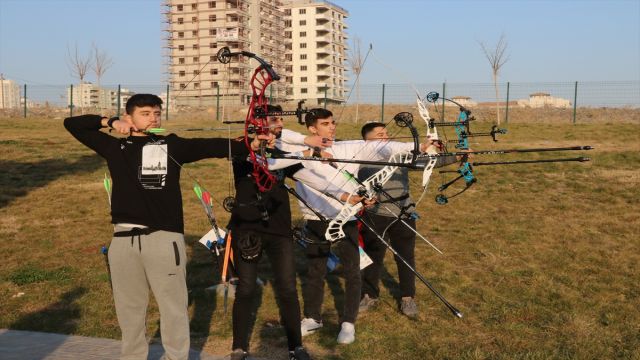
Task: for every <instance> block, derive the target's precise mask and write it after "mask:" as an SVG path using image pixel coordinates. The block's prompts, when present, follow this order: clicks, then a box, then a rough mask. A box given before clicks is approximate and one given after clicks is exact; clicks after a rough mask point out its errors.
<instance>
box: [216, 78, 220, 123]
mask: <svg viewBox="0 0 640 360" xmlns="http://www.w3.org/2000/svg"><path fill="white" fill-rule="evenodd" d="M216 121H220V85H218V84H216Z"/></svg>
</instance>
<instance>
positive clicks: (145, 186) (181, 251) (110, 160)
mask: <svg viewBox="0 0 640 360" xmlns="http://www.w3.org/2000/svg"><path fill="white" fill-rule="evenodd" d="M161 112H162V100H161V99H160V98H159V97H157V96H156V95H151V94H136V95H134V96H132V97H131V98H130V99H129V100H128V101H127V104H126V114H125V115H124V116H123V117H122V119H117V118H111V119H108V118H106V117H102V116H100V115H83V116H76V117H70V118H67V119H65V121H64V126H65V128H66V129H67V130H68V131H69V132H70V133H71V134H72V135H73V136H74V137H75V138H76V139H77V140H78V141H80V142H81V143H82V144H84V145H85V146H87V147H89V148H90V149H92V150H93V151H95V152H96V153H97V154H98V155H100V156H101V157H103V158H104V159H105V160H106V161H107V165H108V167H109V172H110V173H111V177H112V179H113V188H112V198H111V222H112V223H113V224H114V235H113V239H112V241H111V244H110V246H109V253H108V257H109V264H110V273H111V279H112V287H113V298H114V303H115V307H116V314H117V317H118V323H119V325H120V329H121V330H122V352H121V358H122V359H146V358H147V353H148V344H147V340H146V338H145V331H146V326H145V318H146V311H147V304H148V301H149V287H150V288H151V290H152V291H153V293H154V295H155V298H156V300H157V302H158V305H159V308H160V320H161V322H160V331H161V335H162V343H163V346H164V349H165V358H166V359H185V360H186V359H187V357H188V353H189V318H188V313H187V305H188V302H187V285H186V270H185V264H186V250H185V244H184V224H183V213H182V196H181V193H180V170H181V166H182V164H185V163H190V162H194V161H198V160H201V159H205V158H224V157H229V156H246V155H247V154H248V150H247V148H246V146H245V145H244V143H243V142H239V141H230V140H229V139H221V138H214V139H185V138H181V137H178V136H176V135H174V134H171V135H168V136H160V135H151V133H150V132H149V130H151V129H154V128H158V127H159V126H160V123H161ZM105 127H109V128H111V129H112V130H115V131H116V132H117V133H120V134H124V135H128V136H127V137H126V138H117V137H113V136H110V135H109V134H107V133H105V132H102V131H100V130H101V129H102V128H105ZM258 145H259V141H254V142H253V143H252V146H253V147H257V146H258ZM229 152H231V153H229Z"/></svg>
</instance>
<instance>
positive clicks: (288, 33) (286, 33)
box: [284, 31, 291, 39]
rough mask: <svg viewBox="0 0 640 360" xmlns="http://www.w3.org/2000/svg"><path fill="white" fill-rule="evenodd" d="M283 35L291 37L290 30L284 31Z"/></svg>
mask: <svg viewBox="0 0 640 360" xmlns="http://www.w3.org/2000/svg"><path fill="white" fill-rule="evenodd" d="M284 37H285V38H287V39H291V31H285V32H284Z"/></svg>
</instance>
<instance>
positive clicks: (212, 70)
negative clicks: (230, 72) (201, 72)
mask: <svg viewBox="0 0 640 360" xmlns="http://www.w3.org/2000/svg"><path fill="white" fill-rule="evenodd" d="M210 73H211V75H218V69H211V71H210Z"/></svg>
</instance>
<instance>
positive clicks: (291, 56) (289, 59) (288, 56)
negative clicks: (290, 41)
mask: <svg viewBox="0 0 640 360" xmlns="http://www.w3.org/2000/svg"><path fill="white" fill-rule="evenodd" d="M284 59H285V60H287V61H293V55H291V54H285V55H284Z"/></svg>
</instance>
